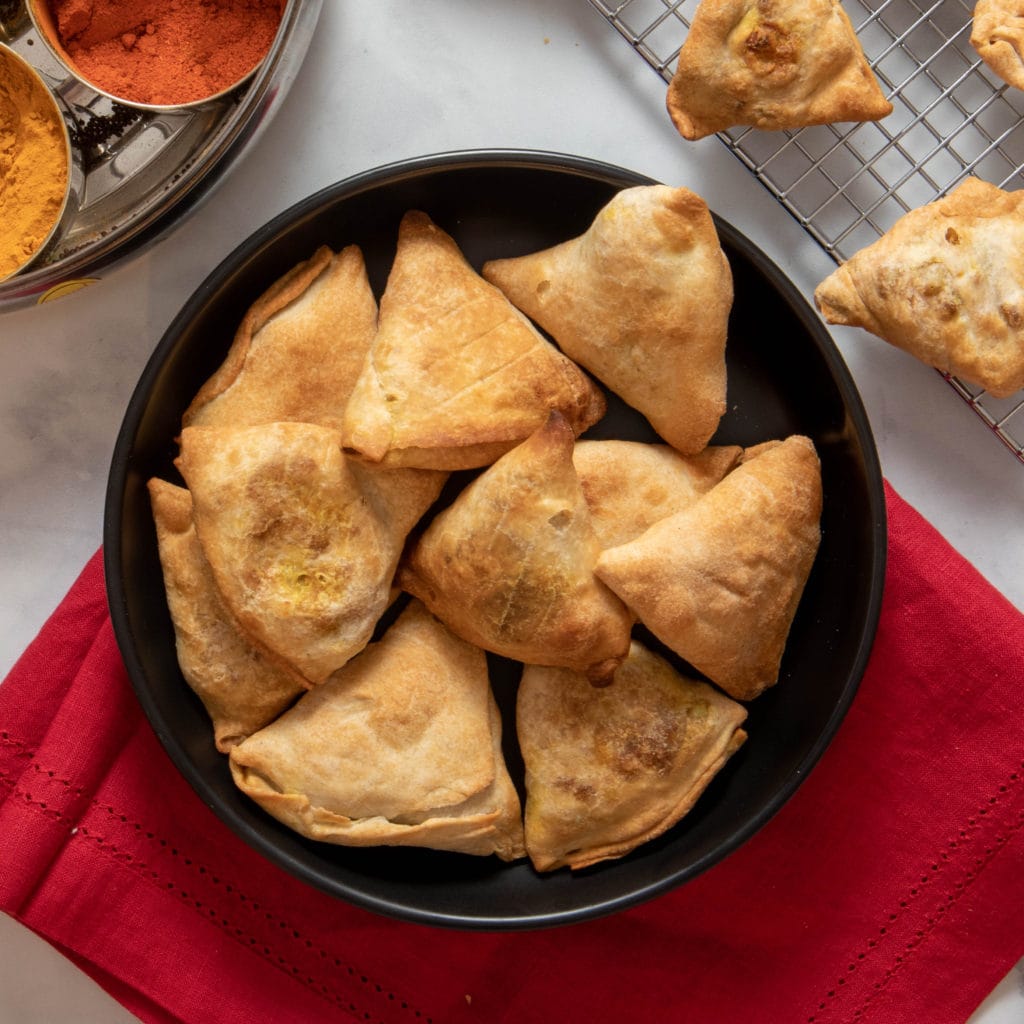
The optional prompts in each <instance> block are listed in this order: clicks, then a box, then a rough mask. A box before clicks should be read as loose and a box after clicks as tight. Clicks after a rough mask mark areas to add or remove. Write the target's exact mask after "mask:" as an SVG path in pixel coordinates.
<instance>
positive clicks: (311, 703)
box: [231, 601, 524, 860]
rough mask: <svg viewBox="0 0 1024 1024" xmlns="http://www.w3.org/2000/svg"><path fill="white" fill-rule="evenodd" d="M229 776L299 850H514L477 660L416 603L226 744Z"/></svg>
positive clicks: (486, 685)
mask: <svg viewBox="0 0 1024 1024" xmlns="http://www.w3.org/2000/svg"><path fill="white" fill-rule="evenodd" d="M231 772H232V775H233V777H234V780H235V782H236V784H237V785H238V787H239V788H240V789H241V790H242V792H244V793H246V794H247V795H248V796H250V797H251V798H252V799H253V800H255V801H256V802H257V803H258V804H260V806H261V807H263V808H264V809H265V810H266V811H267V812H269V813H270V814H271V815H273V816H274V817H275V818H277V819H278V820H279V821H282V822H284V824H286V825H288V826H289V827H290V828H292V829H294V830H296V831H297V832H299V833H301V834H302V835H304V836H308V837H309V838H310V839H317V840H321V841H324V842H329V843H338V844H340V845H345V846H377V845H388V846H427V847H431V848H434V849H440V850H453V851H458V852H460V853H469V854H477V855H481V856H486V855H488V854H492V853H495V854H497V855H498V856H499V857H500V858H502V859H503V860H514V859H516V858H517V857H521V856H523V853H524V850H523V838H522V835H523V829H522V819H521V815H520V804H519V797H518V794H517V793H516V789H515V786H514V785H513V783H512V780H511V778H510V777H509V774H508V770H507V768H506V767H505V762H504V759H503V756H502V751H501V716H500V714H499V712H498V708H497V705H496V703H495V700H494V697H493V695H492V693H491V688H490V682H489V679H488V675H487V658H486V655H485V654H484V652H483V651H481V650H479V649H477V648H474V647H472V646H470V645H469V644H466V643H463V641H461V640H459V639H458V638H457V637H455V636H453V635H452V634H451V633H450V632H449V631H448V630H447V629H446V628H445V627H444V626H443V625H442V624H441V623H440V622H438V621H437V620H436V619H435V618H434V617H433V616H432V615H430V614H429V612H427V611H426V609H425V608H423V606H422V605H421V604H419V603H418V602H415V601H413V602H411V603H410V604H409V606H408V607H407V608H406V609H405V610H404V611H403V612H402V614H401V615H400V616H399V618H398V619H397V621H396V622H395V623H394V624H393V625H392V626H391V627H390V628H389V629H388V631H387V632H386V633H385V634H384V636H383V638H382V639H381V640H379V641H377V642H375V643H372V644H370V646H369V647H367V648H366V650H364V651H363V652H362V653H361V654H360V655H358V656H357V657H356V658H354V659H353V660H352V661H350V662H349V663H348V664H347V665H346V666H345V667H344V668H342V669H341V670H340V671H339V672H337V673H336V674H335V675H333V676H332V677H331V678H330V679H329V680H327V682H326V683H324V685H323V686H319V687H317V688H316V689H315V690H312V691H311V692H310V693H308V694H306V695H305V696H304V697H303V698H301V699H300V700H299V702H298V703H297V704H296V705H295V706H294V707H293V708H292V709H291V710H290V711H288V712H286V713H285V714H284V715H283V716H282V717H281V718H279V719H278V720H277V721H276V722H274V723H272V724H271V725H269V726H267V727H266V728H265V729H263V730H261V731H260V732H258V733H256V734H255V735H253V736H250V737H249V739H247V740H246V741H245V742H244V743H241V744H240V745H239V746H237V747H235V748H234V749H233V750H232V752H231Z"/></svg>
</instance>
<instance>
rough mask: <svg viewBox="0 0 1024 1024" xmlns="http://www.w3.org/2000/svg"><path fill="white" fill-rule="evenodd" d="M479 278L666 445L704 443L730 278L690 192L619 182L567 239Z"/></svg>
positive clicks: (722, 384) (488, 268) (712, 419)
mask: <svg viewBox="0 0 1024 1024" xmlns="http://www.w3.org/2000/svg"><path fill="white" fill-rule="evenodd" d="M483 275H484V277H486V278H487V279H488V280H489V281H493V282H494V284H496V285H497V286H498V287H499V288H501V290H502V291H503V292H504V293H505V294H506V295H507V296H508V297H509V298H510V299H511V300H512V302H513V303H514V304H515V305H516V306H518V307H519V308H520V309H521V310H522V311H523V312H524V313H526V314H527V315H528V316H529V317H531V318H532V319H533V320H535V321H536V322H537V323H538V324H539V325H540V326H541V327H542V328H543V329H544V330H545V331H547V332H548V334H550V335H551V337H552V338H554V340H555V341H556V342H557V344H558V346H559V347H560V348H561V349H562V351H563V352H565V354H566V355H568V356H569V358H570V359H574V360H575V361H576V362H577V363H579V364H580V365H581V366H583V367H585V368H586V369H587V370H589V371H590V372H591V373H592V374H594V376H595V377H597V378H598V380H600V381H602V382H603V383H604V384H606V385H607V386H608V387H609V388H611V390H612V391H614V392H615V393H616V394H617V395H619V397H620V398H622V399H624V400H625V401H626V402H628V403H629V404H630V405H631V406H633V408H634V409H638V410H639V411H640V412H641V413H643V414H644V416H646V417H647V419H648V421H649V422H650V424H651V426H652V427H654V429H655V430H656V431H657V432H658V434H659V435H660V436H661V437H662V438H663V439H664V440H665V441H667V442H668V443H669V444H671V445H672V446H673V447H674V448H677V449H678V450H679V451H681V452H685V453H694V452H698V451H700V450H701V449H702V448H703V447H704V446H705V445H706V444H707V442H708V440H709V439H710V438H711V435H712V434H713V433H714V432H715V430H716V429H717V427H718V422H719V420H720V418H721V416H722V414H723V413H724V412H725V393H726V368H725V343H726V329H727V326H728V320H729V311H730V309H731V308H732V299H733V287H732V272H731V270H730V267H729V262H728V260H727V259H726V256H725V253H723V252H722V248H721V245H720V244H719V240H718V233H717V231H716V230H715V225H714V221H713V220H712V217H711V213H710V211H709V210H708V207H707V204H706V203H705V202H704V200H703V199H701V198H700V196H698V195H696V194H695V193H693V192H691V191H690V190H689V189H686V188H670V187H669V186H667V185H639V186H636V187H634V188H629V189H624V190H623V191H621V192H619V193H617V194H616V195H615V196H614V197H613V198H612V199H611V200H610V202H608V203H607V204H606V205H605V206H604V207H603V208H602V209H601V210H600V211H599V212H598V214H597V216H596V217H595V218H594V220H593V222H592V223H591V225H590V227H589V228H588V229H587V231H586V232H584V233H583V234H582V235H580V236H579V237H578V238H574V239H570V240H568V241H566V242H562V243H560V244H559V245H556V246H554V247H552V248H549V249H545V250H542V251H540V252H536V253H531V254H527V255H523V256H516V257H511V258H508V259H500V260H491V261H489V262H487V263H485V264H484V267H483Z"/></svg>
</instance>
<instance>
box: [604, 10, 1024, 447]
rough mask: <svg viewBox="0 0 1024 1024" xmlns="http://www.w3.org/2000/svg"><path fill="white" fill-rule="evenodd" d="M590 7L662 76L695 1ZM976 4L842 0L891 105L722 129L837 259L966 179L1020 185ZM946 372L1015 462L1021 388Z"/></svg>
mask: <svg viewBox="0 0 1024 1024" xmlns="http://www.w3.org/2000/svg"><path fill="white" fill-rule="evenodd" d="M590 3H591V5H592V6H593V7H594V8H596V9H597V10H598V11H599V12H600V14H601V15H602V16H603V17H604V18H605V19H606V20H607V21H608V22H609V23H610V24H611V25H613V26H614V27H615V28H616V29H617V30H618V32H619V33H620V35H622V37H623V38H624V39H625V40H626V41H627V42H628V43H629V44H630V45H631V46H632V47H633V49H634V50H636V52H637V53H638V54H640V56H641V57H643V59H644V60H645V61H646V62H647V63H648V64H649V65H650V66H651V67H652V68H654V70H655V71H657V72H658V74H660V75H661V77H662V78H663V79H664V80H665V81H666V82H669V81H670V80H671V78H672V75H673V73H674V71H675V65H676V58H677V57H678V55H679V48H680V46H681V45H682V43H683V40H684V39H685V38H686V34H687V32H688V31H689V27H690V17H691V15H692V13H693V11H694V10H695V9H696V6H697V0H620V2H609V0H590ZM973 6H974V4H973V0H969V2H968V3H966V4H965V3H964V2H963V0H935V2H933V3H923V4H922V3H918V2H917V0H844V7H845V9H846V12H847V14H849V15H850V19H851V21H852V22H853V25H854V27H855V28H856V30H857V36H858V38H859V39H860V43H861V46H862V47H863V49H864V53H865V56H866V57H867V59H868V62H869V63H870V64H871V66H872V68H873V69H874V72H875V75H876V76H877V78H878V80H879V83H880V84H881V86H882V90H883V91H884V92H885V94H886V96H887V97H888V99H889V100H890V101H891V102H892V104H893V112H892V113H891V114H890V115H889V116H887V117H886V118H884V119H883V120H882V121H879V122H868V123H865V124H852V125H851V124H842V125H820V126H814V127H811V128H802V129H800V130H798V131H784V132H764V131H758V130H755V129H752V128H733V129H730V130H729V131H726V132H723V133H721V134H720V135H719V138H720V139H721V140H722V141H723V142H724V143H725V145H726V146H728V147H729V149H731V150H732V152H733V153H734V154H735V155H736V156H737V157H738V158H739V159H740V160H741V161H742V162H743V163H744V164H746V166H747V167H748V168H749V169H750V170H751V171H752V172H753V173H754V175H755V176H756V177H757V178H758V180H759V181H760V182H761V183H762V184H763V185H764V186H765V187H766V188H767V189H768V190H769V191H770V192H771V193H772V194H773V195H774V196H775V197H776V198H777V199H778V200H779V201H780V202H781V203H782V205H783V206H784V207H785V208H786V209H787V210H788V211H789V212H790V213H791V214H792V215H793V216H794V217H795V218H796V219H797V221H799V223H800V224H801V225H802V226H803V227H804V228H805V229H806V230H807V231H808V233H809V234H810V235H811V236H812V237H813V238H814V239H815V240H816V241H817V242H818V243H819V244H820V245H821V246H822V247H823V248H824V249H825V251H826V252H827V253H829V255H830V256H832V258H833V259H835V260H836V262H837V263H838V262H842V261H843V260H845V259H848V258H849V257H850V256H852V255H853V254H854V253H855V252H856V251H857V250H858V249H861V248H863V247H864V246H865V245H868V244H870V243H871V242H873V241H875V240H876V239H877V238H878V237H879V236H880V235H882V234H883V233H884V232H885V231H887V230H888V229H889V228H890V227H891V226H892V225H893V223H894V222H895V221H896V219H897V218H899V217H900V216H902V215H903V214H904V213H906V212H908V211H909V210H912V209H915V208H917V207H918V206H921V205H923V204H924V203H927V202H931V201H932V200H934V199H936V198H938V197H939V196H942V195H944V194H945V193H947V192H948V191H949V190H950V189H952V188H953V187H954V186H955V185H956V184H958V183H959V182H960V181H961V180H962V179H963V178H964V177H966V176H967V175H969V174H973V175H975V176H977V177H979V178H983V179H984V180H986V181H989V182H992V183H993V184H995V185H998V186H1000V188H1005V189H1012V188H1019V187H1022V186H1024V125H1022V121H1024V92H1021V91H1019V90H1015V89H1013V88H1010V87H1008V86H1004V85H1003V84H1002V83H1001V82H1000V81H998V80H997V79H996V78H995V76H993V75H992V74H991V72H989V71H988V69H987V68H986V67H985V65H984V64H983V63H982V61H981V59H980V57H978V55H977V53H976V52H975V51H974V49H973V47H972V46H971V45H970V41H969V40H970V34H971V18H972V13H973ZM666 116H667V115H666ZM943 376H944V377H945V378H946V380H947V381H948V382H949V384H950V386H951V387H952V388H953V390H954V391H955V392H956V393H957V394H958V395H959V396H960V397H961V398H962V399H963V400H964V401H965V402H967V403H968V405H970V407H971V408H972V409H973V410H974V411H975V412H976V413H977V414H978V416H980V417H981V419H982V420H983V421H984V423H985V424H987V426H988V427H989V428H990V429H991V430H992V432H993V433H994V434H995V435H996V436H997V437H998V438H999V439H1000V440H1001V441H1002V442H1003V443H1004V444H1005V445H1006V446H1007V447H1008V448H1009V449H1010V451H1011V452H1013V454H1014V455H1016V457H1017V459H1018V460H1020V462H1022V463H1024V392H1018V393H1017V394H1016V395H1013V396H1011V397H1010V398H1008V399H1002V400H1000V399H996V398H995V397H994V396H993V395H990V394H989V393H988V392H986V391H983V390H981V389H980V388H978V387H975V386H973V385H971V384H967V383H966V382H964V381H961V380H959V379H958V378H956V377H951V376H949V375H947V374H943ZM1015 432H1016V436H1015Z"/></svg>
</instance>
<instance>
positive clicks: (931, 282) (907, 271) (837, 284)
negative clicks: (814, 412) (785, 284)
mask: <svg viewBox="0 0 1024 1024" xmlns="http://www.w3.org/2000/svg"><path fill="white" fill-rule="evenodd" d="M814 301H815V302H816V303H817V306H818V309H819V310H821V314H822V316H823V317H824V318H825V319H826V320H827V321H828V322H829V323H832V324H846V325H850V326H853V327H862V328H864V329H865V330H867V331H870V332H871V333H872V334H874V335H877V336H878V337H879V338H882V339H884V340H885V341H887V342H889V343H890V344H892V345H895V346H896V347H897V348H900V349H903V350H904V351H906V352H909V353H910V354H911V355H913V356H915V357H916V358H917V359H919V360H920V361H921V362H923V363H926V364H927V365H928V366H934V367H936V368H938V369H939V370H942V371H944V372H946V373H951V374H954V375H955V376H957V377H962V378H963V379H964V380H966V381H969V382H971V383H973V384H978V385H980V386H981V387H983V388H985V389H986V390H988V391H989V392H991V393H992V394H993V395H995V396H996V397H997V398H1005V397H1006V396H1008V395H1010V394H1012V393H1013V392H1014V391H1017V390H1018V389H1019V388H1022V387H1024V191H1015V192H1006V191H1003V190H1002V189H1000V188H999V187H998V186H996V185H991V184H989V183H988V182H984V181H981V180H979V179H978V178H966V179H965V180H964V181H963V182H962V183H961V184H960V185H958V186H957V187H956V188H955V189H954V190H953V191H952V192H950V193H949V195H948V196H945V197H943V198H942V199H937V200H935V201H934V202H931V203H928V204H926V205H925V206H921V207H919V208H918V209H916V210H911V211H910V212H909V213H907V214H904V215H903V216H902V217H901V218H900V219H899V220H897V221H896V223H895V224H893V226H892V227H891V228H890V229H889V230H888V231H887V232H886V233H885V234H884V235H883V236H882V237H881V238H879V239H878V241H876V242H873V243H871V244H870V245H868V246H867V247H866V248H864V249H861V250H860V251H859V252H857V253H855V254H854V255H853V256H852V257H851V258H850V259H849V260H847V261H846V262H845V263H844V264H843V265H842V266H840V267H839V268H838V269H837V270H835V271H834V272H833V273H832V274H830V275H829V277H827V278H826V279H825V280H824V281H822V283H821V284H820V285H818V287H817V289H816V290H815V293H814Z"/></svg>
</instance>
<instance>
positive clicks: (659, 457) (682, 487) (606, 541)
mask: <svg viewBox="0 0 1024 1024" xmlns="http://www.w3.org/2000/svg"><path fill="white" fill-rule="evenodd" d="M742 452H743V449H742V448H740V447H739V446H737V445H711V446H709V447H708V448H705V449H704V451H702V452H700V453H699V454H698V455H681V454H680V453H679V452H677V451H676V450H675V449H674V448H670V447H669V446H668V445H665V444H647V443H646V442H643V441H619V440H600V441H598V440H594V441H577V442H576V447H575V449H574V450H573V455H572V462H573V466H574V467H575V468H576V475H577V476H578V477H579V478H580V484H581V485H582V487H583V494H584V496H585V497H586V499H587V507H588V508H589V509H590V519H591V522H592V523H593V524H594V531H595V532H596V533H597V539H598V542H599V543H600V545H601V547H602V548H612V547H616V546H617V545H619V544H625V543H626V541H630V540H633V539H634V538H636V537H639V536H640V534H641V533H643V532H644V530H646V529H647V528H648V527H649V526H653V525H654V524H655V523H656V522H657V521H658V520H659V519H665V518H667V517H668V516H670V515H674V514H675V513H676V512H681V511H682V510H683V509H684V508H689V506H690V505H692V504H693V503H694V502H695V501H696V500H697V499H698V498H699V497H700V496H701V495H702V494H706V493H707V492H708V491H709V490H711V488H712V487H714V486H715V484H717V483H718V481H719V480H721V479H722V477H724V476H725V474H726V473H728V472H729V471H730V470H731V469H732V468H733V467H734V466H735V465H736V464H737V463H738V462H739V459H740V456H741V454H742Z"/></svg>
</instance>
